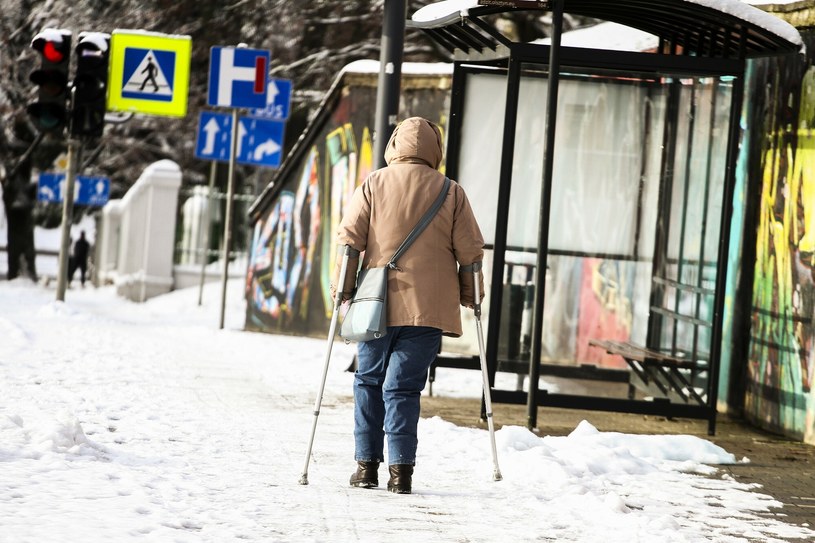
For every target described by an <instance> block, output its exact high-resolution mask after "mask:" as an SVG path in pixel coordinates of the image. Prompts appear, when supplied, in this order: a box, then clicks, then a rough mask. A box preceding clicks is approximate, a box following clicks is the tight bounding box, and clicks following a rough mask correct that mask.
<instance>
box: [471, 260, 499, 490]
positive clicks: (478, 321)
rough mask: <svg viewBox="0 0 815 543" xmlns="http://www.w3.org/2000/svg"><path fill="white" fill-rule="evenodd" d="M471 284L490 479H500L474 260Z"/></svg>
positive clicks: (476, 265) (479, 263)
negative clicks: (486, 430)
mask: <svg viewBox="0 0 815 543" xmlns="http://www.w3.org/2000/svg"><path fill="white" fill-rule="evenodd" d="M472 267H473V285H474V288H475V298H474V300H473V313H475V329H476V332H477V333H478V354H479V356H480V358H481V377H482V380H483V382H484V403H485V405H486V407H487V427H488V428H489V429H490V444H491V445H492V464H493V468H494V470H493V472H492V479H493V480H494V481H500V480H501V479H503V477H501V468H499V467H498V449H497V448H496V447H495V427H494V426H493V423H492V400H491V398H490V378H489V375H488V374H487V355H486V354H485V352H484V330H483V329H482V328H481V286H480V285H481V282H480V281H479V279H480V274H481V262H474V263H473V264H472Z"/></svg>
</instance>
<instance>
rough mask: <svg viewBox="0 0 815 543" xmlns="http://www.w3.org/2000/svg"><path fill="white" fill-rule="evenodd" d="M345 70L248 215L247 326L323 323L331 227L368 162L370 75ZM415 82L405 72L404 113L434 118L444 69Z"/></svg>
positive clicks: (285, 329)
mask: <svg viewBox="0 0 815 543" xmlns="http://www.w3.org/2000/svg"><path fill="white" fill-rule="evenodd" d="M350 76H351V78H352V81H349V82H347V84H346V85H345V86H343V85H339V86H338V87H337V88H336V91H335V92H336V96H335V98H336V99H334V100H330V99H327V100H326V102H325V104H324V107H325V108H327V109H330V111H328V112H327V113H329V114H328V115H326V116H325V118H324V121H323V122H322V123H320V124H317V125H313V126H310V127H309V128H308V129H307V134H306V137H305V138H302V139H304V140H305V143H303V146H302V147H300V148H299V149H298V148H295V150H294V151H299V152H297V153H296V154H295V157H296V158H295V159H294V162H293V163H292V167H291V168H288V169H286V170H285V171H286V172H288V173H287V174H286V175H282V176H278V178H277V179H275V185H276V186H279V187H280V188H279V189H278V190H277V191H276V192H274V193H273V194H274V195H273V197H272V198H270V199H269V200H268V202H266V205H265V206H264V208H263V209H262V210H260V212H259V214H258V215H257V219H256V220H255V222H254V231H253V232H254V234H253V238H252V245H251V252H250V261H249V267H248V270H247V275H246V300H247V315H246V328H247V329H249V330H257V331H264V332H278V333H287V334H295V335H304V336H309V335H310V336H323V335H325V333H326V332H327V330H328V324H329V320H330V317H331V310H332V308H333V300H332V298H331V293H330V290H329V285H330V281H331V276H332V273H333V270H334V261H335V255H336V251H337V248H336V246H335V242H334V237H335V232H336V231H337V227H338V225H339V223H340V220H341V219H342V214H343V211H344V210H345V208H346V206H347V205H348V203H349V201H350V199H351V196H352V195H353V193H354V190H355V189H356V187H357V186H359V185H360V184H361V183H362V182H363V181H364V180H365V178H366V177H367V176H368V174H370V173H371V171H372V170H373V168H374V158H373V157H374V151H373V137H372V132H371V126H373V124H374V107H373V106H374V104H375V103H376V86H375V84H376V78H375V77H373V78H371V77H369V76H365V77H363V76H355V75H354V74H350ZM341 77H349V74H348V73H346V74H344V75H343V76H341ZM421 81H422V84H421V85H418V86H416V87H415V88H414V86H412V84H411V78H410V76H407V75H406V77H405V78H404V85H403V87H404V88H403V96H404V101H405V105H404V107H403V110H405V112H404V114H403V116H405V117H407V116H411V115H421V116H424V117H426V118H428V119H430V120H433V121H435V122H440V121H441V120H442V117H443V116H444V115H445V114H446V109H447V102H448V100H449V93H448V91H447V87H448V86H449V76H444V75H436V76H434V78H433V79H428V77H427V76H423V77H422V79H421ZM445 81H446V83H445ZM428 83H434V84H432V85H428ZM301 143H302V142H301ZM287 160H288V159H287ZM283 167H284V168H285V167H286V164H285V163H284V165H283Z"/></svg>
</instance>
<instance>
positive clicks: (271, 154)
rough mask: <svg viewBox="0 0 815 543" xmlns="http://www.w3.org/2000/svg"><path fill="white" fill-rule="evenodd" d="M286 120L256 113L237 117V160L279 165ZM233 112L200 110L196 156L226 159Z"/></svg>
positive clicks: (220, 160) (228, 153) (221, 160)
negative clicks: (254, 115) (255, 115)
mask: <svg viewBox="0 0 815 543" xmlns="http://www.w3.org/2000/svg"><path fill="white" fill-rule="evenodd" d="M285 126H286V123H284V122H282V121H275V120H273V119H263V118H258V117H239V118H238V141H237V145H238V153H237V157H236V161H237V162H238V163H240V164H249V165H252V166H266V167H268V168H276V167H277V166H280V160H281V151H282V150H283V132H284V129H285ZM231 137H232V115H231V114H229V113H214V112H211V111H204V112H201V116H200V117H199V121H198V141H197V142H196V144H195V156H196V157H197V158H200V159H204V160H217V161H219V162H228V161H229V158H230V156H231V149H230V143H231Z"/></svg>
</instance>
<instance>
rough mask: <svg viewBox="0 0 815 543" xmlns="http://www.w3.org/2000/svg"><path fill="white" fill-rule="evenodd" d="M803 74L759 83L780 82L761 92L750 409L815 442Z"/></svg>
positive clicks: (813, 110) (813, 212)
mask: <svg viewBox="0 0 815 543" xmlns="http://www.w3.org/2000/svg"><path fill="white" fill-rule="evenodd" d="M811 41H812V40H810V42H811ZM807 45H808V46H810V43H808V44H807ZM784 68H786V70H785V69H784ZM798 70H799V68H798V65H797V64H795V63H791V66H786V67H785V66H784V65H783V64H782V66H780V67H776V70H775V71H774V70H772V69H768V70H767V71H761V70H759V71H758V72H759V75H758V76H757V79H759V81H757V82H756V84H761V83H763V81H761V79H763V78H764V77H770V78H774V79H775V80H776V82H777V81H779V80H780V81H781V83H780V84H776V85H774V86H772V87H769V86H768V87H763V88H772V89H773V90H772V92H773V93H775V95H773V96H767V97H766V99H767V100H768V104H773V105H772V106H769V105H768V113H767V115H768V120H767V124H766V128H765V133H766V134H768V136H767V137H766V138H765V141H764V146H763V150H762V154H761V162H760V170H759V173H760V175H761V195H760V196H761V199H760V206H759V216H758V227H757V239H756V261H755V269H754V277H753V300H752V302H753V303H752V318H751V321H752V322H751V332H750V351H749V360H748V366H747V381H748V383H747V390H746V396H745V411H746V414H747V416H748V417H749V418H751V419H752V420H754V421H755V422H756V423H757V424H759V425H761V426H762V427H764V428H766V429H769V430H772V431H776V432H780V433H784V434H786V435H790V436H792V437H796V438H799V439H801V438H802V439H805V440H806V441H810V442H812V441H815V395H814V394H813V378H814V377H815V326H813V318H815V134H813V131H812V129H811V128H810V127H812V126H813V123H815V68H812V67H810V68H809V69H808V70H807V71H803V72H801V71H798ZM773 72H774V73H773ZM801 73H802V75H800V74H801ZM751 173H753V172H751Z"/></svg>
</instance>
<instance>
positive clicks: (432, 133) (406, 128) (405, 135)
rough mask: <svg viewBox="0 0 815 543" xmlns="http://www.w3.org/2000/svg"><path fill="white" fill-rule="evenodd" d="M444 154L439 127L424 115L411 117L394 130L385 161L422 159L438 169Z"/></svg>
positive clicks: (413, 161)
mask: <svg viewBox="0 0 815 543" xmlns="http://www.w3.org/2000/svg"><path fill="white" fill-rule="evenodd" d="M442 156H443V150H442V142H441V131H440V130H439V127H437V126H436V125H435V124H433V123H431V122H430V121H428V120H427V119H423V118H422V117H410V118H408V119H405V120H404V121H402V122H401V123H399V124H398V125H397V126H396V128H394V130H393V134H392V135H391V139H390V141H388V146H387V148H386V149H385V162H387V163H388V165H390V164H392V163H399V162H407V163H415V162H418V161H422V162H425V163H427V165H428V166H430V167H431V168H433V169H435V170H437V169H439V166H440V165H441V159H442Z"/></svg>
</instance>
